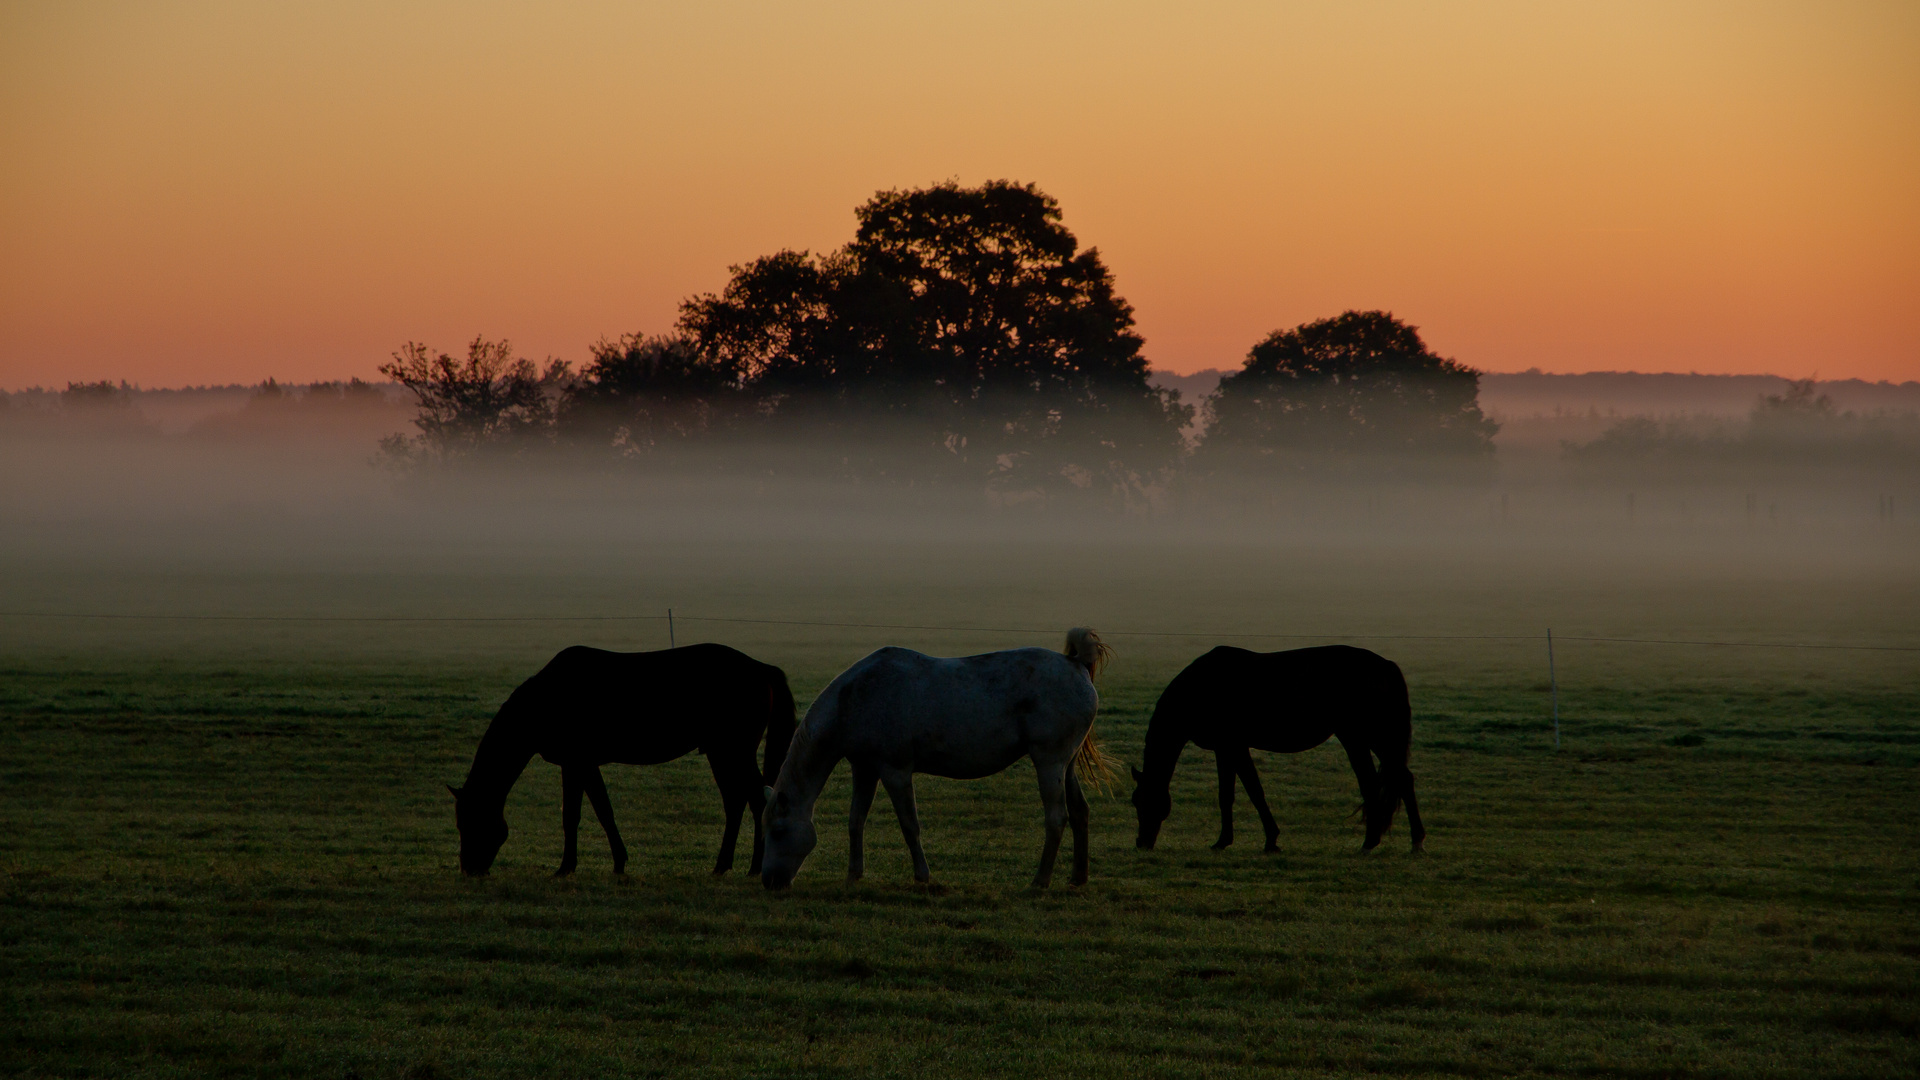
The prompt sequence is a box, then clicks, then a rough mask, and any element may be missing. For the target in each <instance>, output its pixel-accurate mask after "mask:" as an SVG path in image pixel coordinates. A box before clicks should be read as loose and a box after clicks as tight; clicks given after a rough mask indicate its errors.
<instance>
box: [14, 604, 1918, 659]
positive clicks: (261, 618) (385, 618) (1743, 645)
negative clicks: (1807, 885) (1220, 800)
mask: <svg viewBox="0 0 1920 1080" xmlns="http://www.w3.org/2000/svg"><path fill="white" fill-rule="evenodd" d="M0 618H6V619H101V620H126V621H176V622H255V623H539V622H657V623H669V624H671V623H673V622H702V623H737V624H745V625H755V626H817V627H832V628H836V629H848V630H922V631H937V632H942V633H967V634H1055V633H1059V632H1060V630H1061V628H1060V627H1057V626H1056V627H1031V626H941V625H934V624H929V623H870V622H832V621H826V620H818V619H756V618H746V617H736V616H721V615H679V614H675V615H184V614H180V615H176V614H127V613H107V612H64V611H5V612H0ZM1100 633H1101V636H1103V637H1174V638H1212V639H1219V638H1255V639H1262V640H1274V641H1329V640H1353V641H1529V642H1539V643H1543V644H1544V643H1545V642H1546V641H1547V637H1548V635H1547V633H1546V632H1542V633H1537V634H1346V633H1339V634H1293V633H1266V632H1246V633H1239V632H1234V633H1221V632H1219V631H1199V630H1102V631H1101V632H1100ZM1553 637H1554V639H1555V640H1558V641H1590V642H1599V643H1607V644H1620V645H1688V646H1713V647H1723V648H1736V649H1821V650H1833V651H1841V652H1920V646H1914V645H1832V644H1823V643H1815V642H1800V641H1711V640H1701V639H1692V638H1634V637H1606V636H1600V635H1583V634H1554V635H1553Z"/></svg>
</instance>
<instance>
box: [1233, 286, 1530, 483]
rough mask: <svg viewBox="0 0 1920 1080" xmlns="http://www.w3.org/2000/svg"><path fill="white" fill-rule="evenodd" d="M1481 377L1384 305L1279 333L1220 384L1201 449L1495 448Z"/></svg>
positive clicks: (1249, 458) (1257, 452)
mask: <svg viewBox="0 0 1920 1080" xmlns="http://www.w3.org/2000/svg"><path fill="white" fill-rule="evenodd" d="M1479 394H1480V373H1479V372H1478V371H1476V370H1474V369H1473V368H1470V367H1467V366H1466V365H1464V364H1461V363H1458V362H1457V361H1454V360H1449V359H1446V358H1445V357H1441V356H1438V355H1435V354H1434V353H1433V351H1432V350H1430V349H1428V348H1427V345H1426V343H1425V342H1424V341H1422V340H1421V339H1420V334H1419V331H1418V328H1416V327H1412V326H1408V325H1407V324H1405V323H1403V322H1401V321H1400V320H1398V319H1396V318H1394V317H1393V316H1392V315H1391V314H1390V313H1388V312H1385V311H1348V312H1345V313H1344V314H1341V315H1336V316H1334V317H1333V318H1331V319H1321V320H1319V321H1317V322H1310V323H1305V324H1302V325H1300V326H1296V327H1294V328H1293V329H1291V330H1276V331H1274V332H1273V333H1271V334H1269V335H1267V337H1266V338H1264V339H1263V340H1261V341H1260V342H1259V343H1258V344H1256V345H1255V346H1254V347H1253V349H1252V350H1251V351H1250V352H1248V354H1247V360H1246V364H1245V366H1243V367H1242V368H1241V370H1240V371H1238V372H1235V373H1234V374H1231V375H1228V376H1227V377H1226V378H1224V379H1222V380H1221V381H1220V388H1219V390H1218V391H1216V392H1215V394H1214V396H1213V397H1212V398H1211V399H1209V401H1208V414H1209V415H1208V419H1209V424H1208V426H1207V432H1206V436H1205V439H1204V441H1203V442H1202V444H1201V447H1200V452H1201V454H1202V455H1203V456H1204V457H1206V458H1209V459H1212V460H1213V461H1214V462H1215V463H1220V464H1224V463H1228V462H1236V461H1237V462H1246V463H1251V462H1254V461H1257V460H1259V459H1260V458H1262V457H1270V456H1272V455H1275V454H1299V453H1309V454H1325V453H1348V454H1351V453H1369V454H1407V453H1424V454H1431V453H1443V454H1471V455H1479V454H1487V453H1491V452H1492V450H1493V435H1494V433H1495V432H1496V431H1498V430H1499V425H1498V424H1495V423H1494V422H1493V421H1491V420H1488V419H1487V418H1486V417H1485V416H1484V415H1482V414H1481V412H1480V403H1479Z"/></svg>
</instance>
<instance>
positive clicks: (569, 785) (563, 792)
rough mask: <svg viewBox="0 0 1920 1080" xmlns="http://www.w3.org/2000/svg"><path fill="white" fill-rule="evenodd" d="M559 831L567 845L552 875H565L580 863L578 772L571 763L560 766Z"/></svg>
mask: <svg viewBox="0 0 1920 1080" xmlns="http://www.w3.org/2000/svg"><path fill="white" fill-rule="evenodd" d="M560 833H561V835H562V836H564V837H566V841H567V846H566V850H564V851H562V852H561V853H560V869H558V870H555V871H554V872H553V876H554V877H566V876H567V875H568V874H571V873H573V868H574V867H575V866H578V865H579V864H580V774H579V773H578V772H577V771H575V769H574V768H573V766H571V765H562V766H560Z"/></svg>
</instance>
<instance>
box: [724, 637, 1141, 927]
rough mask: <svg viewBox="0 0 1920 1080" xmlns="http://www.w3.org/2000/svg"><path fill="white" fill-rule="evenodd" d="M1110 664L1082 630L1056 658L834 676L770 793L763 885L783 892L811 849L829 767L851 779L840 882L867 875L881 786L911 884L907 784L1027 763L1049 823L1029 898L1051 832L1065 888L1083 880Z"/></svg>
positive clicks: (882, 658)
mask: <svg viewBox="0 0 1920 1080" xmlns="http://www.w3.org/2000/svg"><path fill="white" fill-rule="evenodd" d="M1108 653H1109V650H1108V648H1107V646H1105V645H1103V644H1101V642H1100V638H1099V635H1097V634H1095V633H1094V632H1093V631H1091V630H1088V629H1086V628H1084V627H1079V628H1075V629H1073V630H1070V631H1068V632H1067V650H1066V653H1065V654H1064V655H1062V654H1060V653H1056V652H1052V651H1050V650H1047V649H1038V648H1026V649H1008V650H1006V651H1004V652H992V653H982V654H981V655H979V656H961V657H953V658H947V657H937V656H927V655H925V654H924V653H917V652H914V651H913V650H911V649H899V648H885V649H881V650H879V651H878V652H875V653H872V654H870V655H868V656H867V657H866V658H865V659H863V660H861V661H860V662H859V663H857V664H855V665H853V666H852V667H850V668H848V669H847V670H845V671H843V672H841V673H840V675H839V677H838V678H836V679H834V680H833V682H831V683H829V684H828V685H827V688H826V689H825V690H823V691H821V692H820V696H819V697H818V698H816V699H815V700H814V703H813V707H812V708H809V709H808V710H807V718H806V720H805V721H804V722H803V723H801V725H800V728H799V730H798V731H797V732H795V733H794V736H793V742H792V744H791V745H790V747H789V748H788V751H787V760H786V763H785V764H784V765H782V766H781V768H780V775H779V776H778V777H777V778H776V779H775V780H774V782H773V786H772V787H770V788H768V789H766V798H767V809H766V815H767V850H766V857H765V859H764V860H763V862H762V864H761V876H760V880H761V881H762V882H763V883H764V884H765V885H766V887H767V888H769V889H783V888H785V887H786V886H787V885H788V884H789V883H791V882H792V881H793V875H794V874H796V873H798V872H799V870H800V864H801V863H802V862H804V861H806V858H807V855H808V853H810V852H811V851H813V847H814V844H815V843H816V842H817V838H816V836H815V834H814V829H813V804H814V800H816V799H818V798H819V797H820V791H821V789H823V788H824V787H826V784H827V777H828V776H829V775H830V774H832V772H833V768H834V766H835V765H838V764H839V763H840V760H841V759H842V758H845V759H846V760H847V761H848V762H850V763H851V764H852V765H853V812H852V814H851V816H850V817H849V818H848V821H847V833H848V838H849V840H850V841H851V842H852V843H851V847H852V850H851V854H850V857H849V859H848V862H847V880H848V881H857V880H859V878H860V876H861V874H862V873H864V872H865V869H866V853H865V849H864V833H865V829H866V821H867V811H868V810H869V809H871V808H872V806H873V788H874V785H875V784H876V783H878V784H884V785H886V788H887V795H888V796H889V797H890V798H892V799H893V811H894V813H895V814H896V815H897V816H898V817H899V819H900V831H901V832H902V833H904V834H905V835H906V839H907V850H908V851H909V852H911V853H912V854H913V878H914V880H915V881H920V882H924V881H927V880H928V879H929V877H930V876H931V875H930V874H929V872H928V870H927V857H926V854H925V853H924V852H922V851H921V850H920V818H919V815H918V814H917V813H916V812H915V810H914V806H913V774H914V773H917V772H922V773H931V774H932V775H934V776H950V777H953V778H954V779H957V780H972V779H976V778H978V777H982V776H992V775H993V774H994V773H997V772H999V771H1000V770H1002V769H1004V768H1006V767H1007V766H1009V765H1011V764H1013V763H1014V762H1015V761H1018V760H1019V759H1020V758H1021V757H1022V756H1023V755H1024V756H1027V757H1031V758H1032V759H1033V766H1034V771H1035V772H1037V773H1038V774H1039V777H1040V801H1041V802H1042V803H1043V804H1045V806H1046V811H1047V846H1046V848H1045V849H1044V850H1043V851H1042V852H1041V854H1040V872H1039V873H1038V874H1035V875H1034V878H1033V887H1034V888H1036V889H1044V888H1046V887H1047V885H1048V884H1049V883H1050V882H1052V880H1053V863H1054V859H1055V858H1056V857H1058V856H1059V854H1060V833H1061V829H1062V828H1063V827H1064V826H1066V825H1067V824H1068V823H1069V822H1070V823H1072V825H1073V883H1074V884H1075V885H1080V884H1084V883H1085V882H1086V880H1087V799H1086V796H1085V795H1084V794H1083V793H1082V792H1081V790H1080V779H1079V775H1078V774H1079V773H1081V772H1087V773H1088V774H1089V776H1090V777H1092V776H1100V775H1104V772H1105V770H1106V767H1107V765H1106V761H1105V759H1104V757H1103V756H1102V755H1101V753H1100V750H1099V748H1098V746H1097V745H1096V744H1095V743H1094V741H1093V714H1094V710H1095V709H1096V708H1097V707H1098V706H1099V704H1100V695H1099V694H1098V693H1096V692H1095V691H1094V688H1093V678H1094V676H1095V675H1097V674H1098V673H1099V670H1100V667H1101V665H1102V664H1103V663H1105V661H1106V658H1107V656H1108Z"/></svg>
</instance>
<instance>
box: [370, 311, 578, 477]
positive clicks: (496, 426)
mask: <svg viewBox="0 0 1920 1080" xmlns="http://www.w3.org/2000/svg"><path fill="white" fill-rule="evenodd" d="M380 373H381V374H382V375H385V376H387V377H388V378H390V379H392V380H394V381H395V382H398V383H400V384H401V385H403V386H405V387H406V388H407V389H408V390H411V391H413V395H414V398H415V399H416V400H417V401H418V402H419V405H420V411H419V414H418V415H416V416H415V417H414V421H413V423H414V426H415V427H418V428H419V429H420V434H419V435H418V436H417V437H414V438H408V437H407V436H405V435H390V436H388V437H387V438H385V439H382V440H381V441H380V448H381V452H382V453H383V454H384V455H385V456H386V457H387V458H388V459H389V460H390V461H392V462H394V463H406V462H410V461H416V460H418V459H420V458H421V457H423V456H424V457H432V458H437V459H440V460H443V461H445V460H452V459H455V458H459V457H464V456H467V455H470V454H473V453H475V452H477V451H480V450H483V449H495V450H501V449H518V448H520V447H523V446H526V445H529V444H531V443H535V442H538V441H542V440H544V439H545V438H546V437H547V435H548V434H549V429H550V427H551V424H552V420H553V400H554V398H555V396H556V395H557V394H558V392H559V391H560V390H561V389H562V388H563V387H564V385H565V383H566V380H567V377H568V370H567V365H566V363H565V362H564V361H559V360H552V361H548V364H547V368H546V370H545V371H544V372H542V371H541V370H540V369H538V368H536V367H535V366H534V364H533V361H531V360H525V359H520V358H516V357H515V356H514V355H513V346H512V345H511V344H509V343H508V342H506V341H504V340H503V341H488V340H487V339H486V338H484V337H476V338H474V339H473V340H472V341H471V342H469V343H468V345H467V356H466V359H464V360H456V359H454V358H453V357H452V356H449V355H447V354H446V353H439V354H438V355H436V354H434V353H433V351H432V350H430V349H428V348H427V346H425V345H422V344H419V343H418V342H411V341H410V342H408V343H407V344H406V346H405V347H403V348H402V349H401V350H400V351H398V352H396V353H394V354H393V361H392V362H391V363H387V364H382V365H380Z"/></svg>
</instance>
